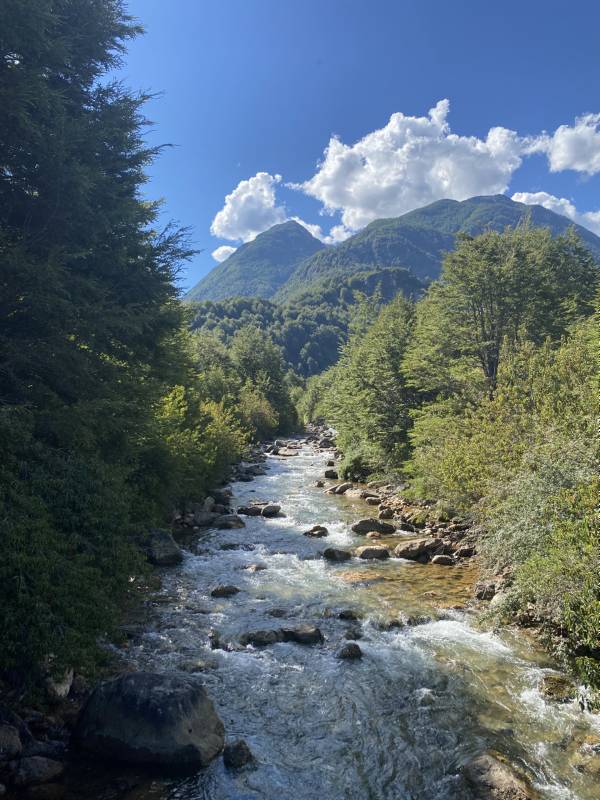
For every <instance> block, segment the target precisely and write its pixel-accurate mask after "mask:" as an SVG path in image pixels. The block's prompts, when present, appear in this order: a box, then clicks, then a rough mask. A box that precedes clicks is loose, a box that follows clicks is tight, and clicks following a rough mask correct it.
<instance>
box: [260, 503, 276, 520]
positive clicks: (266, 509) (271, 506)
mask: <svg viewBox="0 0 600 800" xmlns="http://www.w3.org/2000/svg"><path fill="white" fill-rule="evenodd" d="M280 511H281V506H280V505H278V504H277V503H267V505H266V506H263V509H262V511H261V514H262V515H263V517H278V516H279V512H280Z"/></svg>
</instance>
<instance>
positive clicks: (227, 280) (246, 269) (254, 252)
mask: <svg viewBox="0 0 600 800" xmlns="http://www.w3.org/2000/svg"><path fill="white" fill-rule="evenodd" d="M323 247H324V245H323V244H322V243H321V242H320V241H319V240H318V239H316V238H315V237H314V236H312V235H311V234H310V233H309V232H308V231H307V230H306V228H304V227H303V226H302V225H300V224H299V223H297V222H294V221H293V220H290V221H289V222H283V223H282V224H281V225H274V226H273V227H272V228H269V230H268V231H265V232H264V233H261V234H259V235H258V236H257V237H256V239H253V240H252V241H251V242H247V243H246V244H243V245H241V247H238V249H237V250H236V251H235V253H232V254H231V255H230V256H229V258H226V259H225V261H223V262H221V264H219V265H218V266H216V267H215V268H214V269H213V270H211V272H209V273H208V275H206V276H205V277H204V278H202V280H201V281H200V282H199V283H197V284H196V286H194V288H193V289H191V290H190V292H188V295H187V299H188V300H222V299H223V298H225V297H272V296H273V295H274V294H275V292H276V291H277V289H279V287H280V286H281V285H282V284H283V283H285V281H286V280H287V279H288V278H289V276H290V275H291V274H292V272H293V271H294V269H295V268H296V267H297V266H298V264H299V263H300V262H301V261H302V260H303V259H305V258H307V257H309V256H312V255H313V254H314V253H316V252H317V251H318V250H322V249H323Z"/></svg>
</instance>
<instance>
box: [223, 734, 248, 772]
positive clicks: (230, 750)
mask: <svg viewBox="0 0 600 800" xmlns="http://www.w3.org/2000/svg"><path fill="white" fill-rule="evenodd" d="M252 761H254V758H253V756H252V753H251V751H250V748H249V747H248V745H247V744H246V742H245V741H244V740H243V739H238V740H237V742H231V743H230V744H227V745H225V749H224V750H223V763H224V764H225V766H226V767H227V768H228V769H240V768H241V767H244V766H245V765H246V764H250V763H251V762H252Z"/></svg>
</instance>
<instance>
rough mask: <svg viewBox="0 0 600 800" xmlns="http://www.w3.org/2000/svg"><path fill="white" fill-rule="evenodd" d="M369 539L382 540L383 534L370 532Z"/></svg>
mask: <svg viewBox="0 0 600 800" xmlns="http://www.w3.org/2000/svg"><path fill="white" fill-rule="evenodd" d="M367 539H381V534H380V533H377V531H369V532H368V533H367Z"/></svg>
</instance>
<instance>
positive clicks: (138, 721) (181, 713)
mask: <svg viewBox="0 0 600 800" xmlns="http://www.w3.org/2000/svg"><path fill="white" fill-rule="evenodd" d="M73 738H74V743H75V744H76V745H77V746H78V747H79V748H80V749H82V750H85V751H86V752H88V753H90V754H92V755H96V756H99V757H102V758H109V759H115V760H117V761H123V762H126V763H131V764H155V765H161V766H166V767H169V768H178V769H185V770H188V769H194V768H198V767H205V766H206V765H207V764H208V763H209V762H210V761H211V760H212V759H213V758H214V757H215V756H216V755H218V753H220V752H221V750H222V749H223V744H224V728H223V723H222V722H221V720H220V719H219V717H218V716H217V714H216V712H215V710H214V708H213V704H212V702H211V700H210V698H209V696H208V694H207V693H206V690H205V688H204V686H203V685H202V683H201V682H200V681H199V680H198V679H197V678H194V677H191V676H187V675H182V674H181V673H174V674H166V675H159V674H156V673H151V672H134V673H129V674H124V675H120V676H119V677H117V678H113V679H112V680H109V681H105V682H103V683H101V684H99V685H98V686H97V687H96V689H95V690H94V691H93V693H92V695H91V696H90V698H89V700H88V702H87V703H86V705H85V706H84V708H83V710H82V712H81V714H80V716H79V720H78V722H77V726H76V728H75V731H74V735H73Z"/></svg>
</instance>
